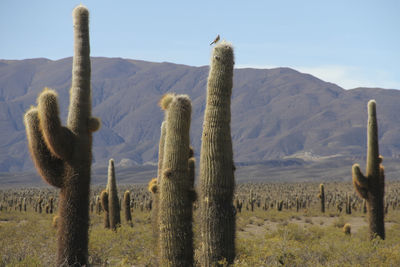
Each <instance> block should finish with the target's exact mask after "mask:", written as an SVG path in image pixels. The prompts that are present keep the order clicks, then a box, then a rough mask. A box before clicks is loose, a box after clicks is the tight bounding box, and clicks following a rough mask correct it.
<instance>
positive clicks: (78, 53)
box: [25, 5, 100, 266]
mask: <svg viewBox="0 0 400 267" xmlns="http://www.w3.org/2000/svg"><path fill="white" fill-rule="evenodd" d="M73 22H74V23H73V24H74V40H75V44H74V58H73V66H72V86H71V90H70V106H69V112H68V119H67V127H63V126H62V125H61V121H60V118H59V108H58V101H57V94H56V92H55V91H53V90H49V89H45V90H44V91H43V92H42V93H41V94H40V96H39V98H38V106H37V107H32V108H30V109H29V110H28V111H27V113H26V114H25V126H26V132H27V138H28V146H29V149H30V152H31V156H32V158H33V161H34V163H35V165H36V168H37V170H38V172H39V174H40V175H41V176H42V178H43V179H44V180H45V181H46V182H47V183H49V184H50V185H53V186H55V187H57V188H60V189H61V190H60V197H59V205H58V207H59V208H58V209H59V212H58V214H59V216H60V219H59V223H58V234H57V235H58V254H57V265H58V266H65V265H72V264H79V265H87V263H88V227H89V191H90V166H91V162H92V151H91V150H92V149H91V148H92V132H94V131H96V130H98V128H99V127H100V122H99V120H98V119H97V118H93V117H92V116H91V92H90V90H91V88H90V87H91V85H90V84H91V82H90V72H91V70H90V69H91V67H90V55H89V54H90V47H89V11H88V10H87V8H86V7H84V6H82V5H80V6H78V7H76V8H75V9H74V11H73Z"/></svg>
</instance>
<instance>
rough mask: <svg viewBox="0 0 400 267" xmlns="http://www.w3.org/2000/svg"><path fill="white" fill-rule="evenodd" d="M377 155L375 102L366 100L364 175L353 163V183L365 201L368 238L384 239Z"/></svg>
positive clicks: (381, 176) (382, 192) (382, 185)
mask: <svg viewBox="0 0 400 267" xmlns="http://www.w3.org/2000/svg"><path fill="white" fill-rule="evenodd" d="M382 160H383V158H382V156H380V155H379V144H378V123H377V118H376V102H375V100H370V101H369V102H368V129H367V167H366V175H365V176H364V175H363V174H362V173H361V170H360V166H359V165H358V164H354V165H353V184H354V187H355V189H356V191H357V193H358V194H359V195H360V196H361V197H362V198H363V199H365V200H366V201H367V212H368V223H369V232H370V238H375V237H376V236H379V237H380V238H382V239H385V223H384V206H383V205H384V195H385V174H384V168H383V165H382Z"/></svg>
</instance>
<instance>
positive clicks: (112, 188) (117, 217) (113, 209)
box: [107, 159, 121, 230]
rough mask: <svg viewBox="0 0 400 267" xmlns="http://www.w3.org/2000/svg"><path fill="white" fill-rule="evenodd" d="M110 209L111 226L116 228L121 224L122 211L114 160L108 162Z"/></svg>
mask: <svg viewBox="0 0 400 267" xmlns="http://www.w3.org/2000/svg"><path fill="white" fill-rule="evenodd" d="M107 193H108V211H109V214H110V228H111V229H113V230H115V229H117V227H118V226H120V225H121V213H120V206H119V200H118V190H117V181H116V180H115V168H114V160H113V159H110V160H109V162H108V182H107Z"/></svg>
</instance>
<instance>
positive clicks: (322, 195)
mask: <svg viewBox="0 0 400 267" xmlns="http://www.w3.org/2000/svg"><path fill="white" fill-rule="evenodd" d="M318 197H319V199H320V200H321V212H322V213H324V212H325V187H324V184H320V185H319V194H318Z"/></svg>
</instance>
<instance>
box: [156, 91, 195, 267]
mask: <svg viewBox="0 0 400 267" xmlns="http://www.w3.org/2000/svg"><path fill="white" fill-rule="evenodd" d="M166 98H167V99H164V104H166V106H165V108H166V133H165V145H164V156H163V165H162V177H161V181H160V186H159V189H160V202H159V218H158V220H159V226H160V233H159V235H160V236H159V244H160V252H159V254H160V260H159V264H160V265H161V266H177V267H178V266H182V267H186V266H188V267H189V266H193V232H192V207H193V205H192V201H191V200H190V199H189V191H190V189H191V181H190V180H189V172H188V154H189V129H190V117H191V101H190V99H189V97H188V96H186V95H172V94H169V95H167V96H166Z"/></svg>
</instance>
